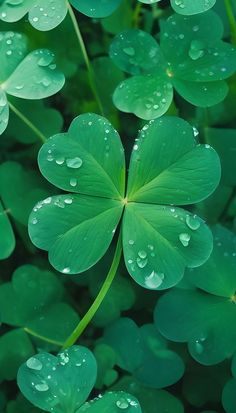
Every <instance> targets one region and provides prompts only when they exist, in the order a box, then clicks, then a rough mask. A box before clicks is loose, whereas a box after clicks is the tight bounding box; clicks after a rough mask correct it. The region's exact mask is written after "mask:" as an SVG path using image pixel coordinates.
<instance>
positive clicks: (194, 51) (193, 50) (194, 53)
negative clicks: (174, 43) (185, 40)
mask: <svg viewBox="0 0 236 413" xmlns="http://www.w3.org/2000/svg"><path fill="white" fill-rule="evenodd" d="M203 49H204V43H203V42H201V41H200V40H193V41H192V42H191V45H190V49H189V52H188V55H189V57H190V58H191V59H192V60H197V59H200V57H203V56H204V53H205V52H204V50H203Z"/></svg>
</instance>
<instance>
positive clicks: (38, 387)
mask: <svg viewBox="0 0 236 413" xmlns="http://www.w3.org/2000/svg"><path fill="white" fill-rule="evenodd" d="M35 388H36V390H38V391H47V390H48V389H49V387H48V385H47V383H39V384H36V385H35Z"/></svg>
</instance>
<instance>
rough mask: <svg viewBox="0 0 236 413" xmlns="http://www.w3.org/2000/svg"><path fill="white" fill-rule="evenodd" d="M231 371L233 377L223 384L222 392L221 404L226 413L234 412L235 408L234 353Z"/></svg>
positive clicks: (235, 363)
mask: <svg viewBox="0 0 236 413" xmlns="http://www.w3.org/2000/svg"><path fill="white" fill-rule="evenodd" d="M231 371H232V375H233V377H232V378H231V379H230V380H229V381H228V382H227V383H226V384H225V386H224V389H223V392H222V404H223V407H224V409H225V411H226V412H227V413H234V412H235V408H236V394H235V389H236V354H234V357H233V359H232V365H231Z"/></svg>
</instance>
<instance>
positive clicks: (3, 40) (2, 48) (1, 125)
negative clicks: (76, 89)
mask: <svg viewBox="0 0 236 413" xmlns="http://www.w3.org/2000/svg"><path fill="white" fill-rule="evenodd" d="M26 49H27V39H26V37H25V36H23V35H22V34H20V33H15V32H0V56H1V68H0V133H3V132H4V130H5V129H6V127H7V124H8V117H9V106H11V103H9V104H8V102H7V95H11V96H16V97H19V98H22V99H42V98H46V97H49V96H52V95H54V94H55V93H57V92H58V91H59V90H60V89H61V88H62V87H63V85H64V82H65V78H64V75H63V74H62V73H61V72H60V71H58V70H57V68H56V64H55V63H54V54H53V53H52V52H51V51H50V50H47V49H38V50H34V51H33V52H31V53H29V54H28V55H27V56H25V55H26Z"/></svg>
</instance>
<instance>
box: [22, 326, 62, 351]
mask: <svg viewBox="0 0 236 413" xmlns="http://www.w3.org/2000/svg"><path fill="white" fill-rule="evenodd" d="M24 331H25V332H26V333H28V334H30V335H31V336H33V337H36V338H39V339H40V340H42V341H46V342H47V343H51V344H55V345H56V346H59V347H61V346H62V345H63V343H62V342H61V341H56V340H53V339H51V338H48V337H45V336H41V335H40V334H38V333H36V332H35V331H33V330H31V329H30V328H27V327H25V328H24Z"/></svg>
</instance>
